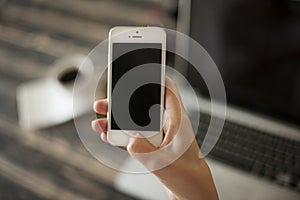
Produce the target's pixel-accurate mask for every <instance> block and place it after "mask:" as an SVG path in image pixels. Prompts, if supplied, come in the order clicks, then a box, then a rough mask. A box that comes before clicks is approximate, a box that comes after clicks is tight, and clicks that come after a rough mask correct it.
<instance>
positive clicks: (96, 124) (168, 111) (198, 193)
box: [92, 78, 218, 200]
mask: <svg viewBox="0 0 300 200" xmlns="http://www.w3.org/2000/svg"><path fill="white" fill-rule="evenodd" d="M107 108H108V102H107V100H106V99H102V100H98V101H96V102H95V104H94V110H95V112H96V113H99V114H107ZM164 122H165V123H164V127H163V132H164V139H163V142H162V144H161V145H160V146H159V147H157V148H156V147H154V146H153V145H152V144H151V143H150V142H148V140H147V139H145V138H130V140H129V144H128V145H127V150H128V152H129V154H131V156H133V157H134V158H135V159H137V160H139V161H140V162H141V163H142V164H143V165H145V167H147V168H148V169H149V170H150V171H152V172H153V174H154V175H156V176H157V177H158V179H159V180H160V181H161V182H162V183H163V184H164V186H165V187H166V188H167V190H168V193H169V196H170V197H171V199H178V200H181V199H189V200H192V199H197V200H200V199H205V200H210V199H212V200H214V199H218V195H217V191H216V188H215V185H214V183H213V179H212V176H211V173H210V170H209V167H208V165H207V164H206V162H205V160H204V159H203V158H201V155H200V149H199V147H198V144H197V142H196V140H195V138H194V134H193V129H192V126H191V123H190V120H189V118H188V116H187V114H186V112H185V110H184V108H183V106H182V103H181V100H180V97H179V93H178V90H177V87H176V85H175V82H174V81H172V80H171V79H170V78H166V90H165V112H164ZM92 127H93V129H94V131H96V132H101V138H102V140H103V141H105V142H107V119H106V118H104V119H103V118H102V119H97V120H95V121H93V122H92ZM152 152H154V153H155V152H158V153H156V154H151V153H152ZM180 152H182V153H180ZM149 154H150V157H149ZM170 159H171V161H173V162H168V161H170ZM166 162H167V164H166V166H164V167H163V168H161V167H159V166H162V165H163V164H164V163H166Z"/></svg>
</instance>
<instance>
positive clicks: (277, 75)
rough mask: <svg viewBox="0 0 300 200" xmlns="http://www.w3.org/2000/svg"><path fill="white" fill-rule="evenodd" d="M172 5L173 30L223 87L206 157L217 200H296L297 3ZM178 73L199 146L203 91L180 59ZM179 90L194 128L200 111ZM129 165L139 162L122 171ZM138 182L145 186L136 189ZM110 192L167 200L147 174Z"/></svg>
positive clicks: (299, 190)
mask: <svg viewBox="0 0 300 200" xmlns="http://www.w3.org/2000/svg"><path fill="white" fill-rule="evenodd" d="M178 5H179V6H178V30H179V31H181V32H184V33H186V34H188V35H189V36H190V37H192V38H193V39H195V40H196V41H197V42H199V43H200V44H201V45H202V46H203V47H204V48H205V49H206V50H207V52H208V53H209V54H210V56H211V57H212V58H213V60H214V62H215V63H216V65H217V66H218V69H219V71H220V73H221V75H222V78H223V81H224V84H225V89H226V95H227V114H226V121H225V124H224V128H223V131H222V134H221V136H220V138H219V140H218V142H217V144H216V145H215V147H214V148H213V150H212V151H211V152H210V153H209V154H208V156H207V162H208V164H209V166H210V168H211V171H212V174H213V177H214V181H215V184H216V187H217V190H218V193H219V196H220V199H223V200H238V199H239V200H240V199H246V200H256V199H257V200H260V199H261V200H271V199H272V200H277V199H278V200H281V199H285V200H294V199H295V200H296V199H300V128H299V126H300V104H299V102H300V89H299V86H300V67H299V66H300V60H299V52H300V37H299V35H300V29H299V24H300V2H299V1H295V0H288V1H284V0H282V1H271V0H266V1H255V2H253V1H250V0H246V1H239V0H228V1H218V0H210V1H204V0H181V1H179V3H178ZM187 51H188V49H187ZM187 53H188V52H187ZM175 66H176V62H175ZM177 67H178V62H177ZM177 70H178V71H180V72H181V73H182V74H183V75H184V76H185V77H186V78H187V79H188V80H189V82H190V83H191V84H192V86H193V87H194V89H195V90H196V91H197V92H198V94H199V97H198V98H199V102H200V110H201V114H200V126H199V129H198V133H197V134H196V139H197V141H198V143H199V145H200V146H201V145H202V143H203V140H204V137H205V136H206V135H205V133H206V131H207V127H208V124H209V122H210V118H211V116H210V109H209V108H210V100H209V94H208V91H207V87H206V85H205V83H204V82H203V80H202V77H201V76H200V75H199V74H198V73H197V72H196V71H195V69H194V68H193V66H190V65H188V64H187V63H184V62H182V61H181V65H180V67H179V68H177ZM180 92H181V96H182V98H183V102H184V103H185V107H186V108H187V110H188V112H189V116H190V118H191V121H192V123H195V124H197V123H199V122H198V121H195V120H197V118H196V117H194V116H196V115H197V112H199V111H198V110H196V109H195V108H194V107H193V104H189V103H188V102H189V97H190V96H191V93H190V92H189V91H188V90H185V88H184V86H181V87H180ZM221 103H222V102H221ZM133 166H138V164H137V163H126V164H125V165H124V169H126V168H132V167H133ZM139 167H142V166H139ZM141 180H143V181H142V182H143V183H149V184H146V185H144V186H143V185H139V184H138V183H141ZM147 180H149V181H147ZM116 187H117V188H118V189H120V190H122V191H124V192H128V193H130V194H132V195H134V196H136V197H139V198H141V199H167V196H166V195H165V193H164V189H163V187H162V186H161V185H160V183H159V182H158V181H157V180H156V179H155V177H153V176H152V175H151V174H148V175H144V177H141V176H135V175H128V174H120V176H119V177H118V178H117V180H116Z"/></svg>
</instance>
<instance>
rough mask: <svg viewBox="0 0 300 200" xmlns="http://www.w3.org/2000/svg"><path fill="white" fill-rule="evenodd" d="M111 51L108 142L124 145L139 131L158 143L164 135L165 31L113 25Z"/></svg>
mask: <svg viewBox="0 0 300 200" xmlns="http://www.w3.org/2000/svg"><path fill="white" fill-rule="evenodd" d="M108 51H109V52H108V84H107V85H108V88H107V98H108V114H107V119H108V126H107V129H108V130H107V137H108V141H109V143H111V144H112V145H115V146H123V147H125V146H127V144H128V141H129V138H130V137H134V134H136V133H138V134H140V136H143V137H145V138H147V139H148V140H149V141H150V142H151V143H152V144H153V145H155V146H159V145H160V144H161V142H162V138H163V132H162V126H163V122H162V117H163V107H164V94H165V87H164V85H165V62H166V33H165V31H164V30H163V29H162V28H159V27H115V28H112V29H111V30H110V32H109V47H108ZM124 77H125V78H124ZM145 83H147V84H145ZM139 84H140V85H139ZM153 105H155V106H156V107H155V108H156V109H152V108H153V107H152V106H153Z"/></svg>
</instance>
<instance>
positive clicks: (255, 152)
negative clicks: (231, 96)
mask: <svg viewBox="0 0 300 200" xmlns="http://www.w3.org/2000/svg"><path fill="white" fill-rule="evenodd" d="M191 119H192V120H191V121H192V124H193V113H192V117H191ZM209 122H210V116H209V115H207V114H204V113H201V115H200V124H199V128H198V133H197V135H196V139H197V142H198V144H199V145H200V146H201V145H202V142H203V139H204V137H205V135H206V132H207V128H208V125H209ZM194 123H195V121H194ZM208 157H210V158H212V159H215V160H218V161H221V162H223V163H226V164H229V165H231V166H234V167H236V168H239V169H241V170H244V171H247V172H249V173H251V174H254V175H257V176H259V177H262V178H265V179H268V180H271V181H272V182H275V183H277V184H279V185H283V186H286V187H289V188H290V189H292V190H296V191H298V192H300V142H297V141H295V140H291V139H288V138H283V137H280V136H277V135H273V134H270V133H267V132H263V131H260V130H256V129H254V128H250V127H246V126H243V125H239V124H236V123H233V122H230V121H228V120H226V121H225V124H224V127H223V130H222V134H221V136H220V138H219V140H218V142H217V144H216V145H215V146H214V148H213V150H212V151H211V152H210V153H209V154H208Z"/></svg>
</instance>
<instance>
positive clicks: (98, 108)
mask: <svg viewBox="0 0 300 200" xmlns="http://www.w3.org/2000/svg"><path fill="white" fill-rule="evenodd" d="M107 110H108V102H107V99H100V100H97V101H95V102H94V111H95V112H96V113H98V114H102V115H106V114H107Z"/></svg>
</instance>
